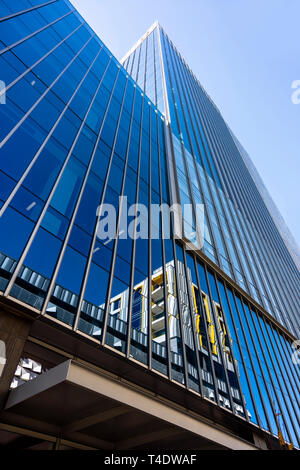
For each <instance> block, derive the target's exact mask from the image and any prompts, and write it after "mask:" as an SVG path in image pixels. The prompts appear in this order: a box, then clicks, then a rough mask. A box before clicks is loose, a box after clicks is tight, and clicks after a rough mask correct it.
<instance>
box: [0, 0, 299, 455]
mask: <svg viewBox="0 0 300 470" xmlns="http://www.w3.org/2000/svg"><path fill="white" fill-rule="evenodd" d="M0 7H1V8H0V15H1V18H0V41H1V42H0V47H1V50H0V61H1V68H0V70H1V76H0V79H1V81H2V83H4V86H3V87H1V88H2V89H1V91H0V93H1V97H2V98H3V97H5V100H4V99H3V100H2V101H3V104H1V105H0V115H1V123H2V125H1V128H0V133H1V135H0V152H1V163H0V202H1V206H0V253H1V254H0V289H1V313H0V315H1V316H0V340H1V341H3V343H4V344H5V345H6V355H7V365H6V366H5V368H4V371H3V374H4V375H3V379H2V381H1V382H0V399H1V402H2V408H3V410H4V411H2V412H1V414H0V420H1V421H3V423H4V424H3V427H2V429H3V432H4V431H5V432H10V433H14V434H18V432H21V434H22V433H23V434H26V432H27V434H28V433H29V434H28V435H29V436H31V434H30V432H36V431H39V432H43V438H41V439H40V441H41V442H36V443H35V444H34V445H36V446H39V445H47V443H49V442H53V440H56V438H57V435H59V436H63V438H61V437H60V438H59V442H60V441H61V439H63V440H64V441H65V444H64V445H65V446H69V447H71V448H72V447H76V446H78V445H85V446H89V447H93V448H104V449H110V448H111V447H110V446H115V447H116V448H147V446H148V445H152V446H153V448H156V447H155V446H158V447H159V446H162V448H168V447H169V446H171V447H170V448H175V449H176V448H180V446H182V445H183V446H185V448H192V447H189V446H194V447H195V448H210V447H213V448H255V447H269V448H276V446H278V445H279V442H281V445H285V443H290V444H293V445H294V446H295V447H299V445H300V442H299V439H300V432H299V394H298V392H299V365H297V364H296V363H295V362H296V361H295V360H293V358H294V356H295V355H294V354H293V353H294V351H293V349H292V343H293V341H294V340H295V339H296V338H297V334H298V330H299V306H298V305H299V304H298V298H297V292H299V271H298V269H297V267H296V265H295V263H294V261H293V258H292V256H291V254H290V251H289V250H288V248H287V246H286V244H285V242H284V240H283V238H282V236H281V235H280V233H279V231H278V228H277V226H276V224H275V222H274V219H273V217H272V216H271V214H270V213H269V211H268V209H267V206H266V204H265V202H264V200H263V198H262V196H261V194H260V192H259V190H258V187H257V185H256V183H255V181H254V179H253V177H252V176H251V174H250V172H249V170H248V168H247V166H246V164H245V155H243V152H244V150H243V149H242V147H241V146H240V144H239V142H238V141H237V139H236V138H235V137H234V135H233V134H232V132H231V131H230V129H229V128H228V126H227V124H226V123H225V121H224V120H223V118H222V116H221V114H220V112H219V110H218V109H217V107H216V105H215V104H214V103H213V102H212V100H211V99H210V98H209V97H208V95H207V94H206V93H205V91H204V90H203V88H202V87H201V85H200V83H199V81H198V80H197V78H196V77H195V76H194V75H193V73H192V72H191V70H190V69H189V67H188V66H187V64H186V63H185V62H184V60H183V59H182V57H181V56H180V54H179V52H178V51H177V50H176V48H175V47H174V46H173V44H172V43H171V41H170V40H169V38H168V37H167V35H166V33H165V32H164V31H163V29H162V28H161V27H160V25H159V24H158V23H155V24H154V25H153V26H152V27H151V28H150V30H149V31H148V32H147V33H146V34H145V35H144V36H143V38H142V39H141V40H140V41H139V42H138V43H137V44H136V46H134V47H133V49H132V50H131V51H130V52H129V53H128V54H127V55H126V56H125V57H124V59H123V60H122V61H121V64H122V65H121V64H120V63H119V62H118V61H117V59H115V58H114V57H113V55H112V54H111V53H110V51H109V50H108V49H107V48H106V47H105V45H104V44H103V42H102V41H101V39H99V37H98V36H97V35H96V34H95V33H94V32H93V31H92V30H91V28H90V27H89V26H88V25H87V23H86V22H85V21H84V20H83V19H82V17H81V16H80V15H79V14H78V12H77V11H76V10H75V9H74V7H73V6H72V4H71V3H70V2H69V1H67V0H52V1H47V2H45V1H42V0H38V1H36V0H22V1H21V0H17V1H15V2H14V3H13V5H11V2H8V1H4V0H1V1H0ZM170 208H171V209H172V210H171V211H170ZM199 211H200V217H198V216H199ZM107 374H108V375H107ZM118 380H119V381H120V382H121V384H120V383H118ZM122 381H123V382H124V383H122ZM97 384H98V385H97ZM97 387H98V388H97ZM122 387H123V388H122ZM9 389H10V391H9V393H8V396H7V392H8V390H9ZM70 390H71V391H72V393H70ZM120 390H121V392H122V393H121V392H120ZM132 390H134V391H132ZM120 393H121V395H120ZM130 393H132V394H133V396H132V397H131V396H130ZM66 394H67V395H66ZM76 394H78V396H77V395H76ZM123 394H124V397H123ZM149 394H150V395H149ZM64 396H69V400H64V407H61V405H59V400H60V398H59V397H64ZM76 396H77V398H78V397H80V400H76ZM147 400H148V401H149V400H152V401H151V406H150V401H149V403H148V401H147ZM166 400H168V401H167V402H166ZM45 406H46V407H47V409H48V408H49V410H50V412H49V411H47V412H45ZM173 407H175V408H174V409H173ZM176 407H181V408H178V409H176ZM182 407H184V408H185V410H184V409H183V408H182ZM186 409H188V412H186ZM126 414H131V416H132V420H128V419H127V418H126V416H125V417H124V415H126ZM1 415H2V417H1ZM15 415H17V416H18V418H16V416H15ZM20 417H22V418H20ZM37 417H39V423H37V422H33V421H32V419H33V418H36V419H37ZM20 420H21V421H20ZM103 422H105V423H106V426H105V427H104V428H103V425H102V424H103ZM74 423H75V424H74ZM130 423H132V427H130ZM145 423H148V424H149V427H150V428H151V429H152V430H153V431H152V432H151V433H145V430H144V431H143V432H142V433H141V428H142V429H144V427H145ZM200 423H201V425H200ZM215 423H217V426H216V424H215ZM167 424H168V425H169V427H168V428H166V425H167ZM218 425H219V426H220V427H219V428H218ZM126 426H128V427H126ZM139 426H140V427H139ZM17 427H18V429H17ZM0 428H1V424H0ZM20 428H21V431H20ZM79 430H80V433H79V432H78V431H79ZM155 432H157V434H155ZM127 435H129V436H131V439H128V440H127V439H125V437H126V436H127ZM143 436H144V437H143ZM162 436H163V437H162ZM176 439H177V440H176ZM56 442H58V441H56ZM59 442H58V443H57V445H62V444H59ZM192 443H193V444H192ZM194 447H193V448H194Z"/></svg>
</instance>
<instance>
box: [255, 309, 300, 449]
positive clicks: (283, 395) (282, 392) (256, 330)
mask: <svg viewBox="0 0 300 470" xmlns="http://www.w3.org/2000/svg"><path fill="white" fill-rule="evenodd" d="M248 308H249V310H250V315H251V318H252V322H253V325H254V329H255V332H256V335H257V338H258V342H259V344H260V348H261V350H262V353H263V356H264V361H265V364H266V367H267V370H268V374H269V376H270V379H271V382H272V386H273V389H274V394H275V395H276V399H277V402H278V405H279V407H280V411H281V414H282V417H283V420H284V424H285V427H286V429H287V432H288V435H289V438H290V439H291V436H290V433H289V427H288V426H287V423H286V420H285V416H284V413H283V410H282V407H281V404H280V400H279V398H278V394H277V390H276V386H275V384H274V381H273V376H272V373H271V371H270V368H269V365H268V361H267V358H266V355H265V351H264V348H263V347H262V342H261V340H260V337H259V332H258V329H257V327H256V324H255V321H254V317H253V313H252V309H251V308H250V306H249V305H248ZM255 313H256V312H255ZM261 331H262V335H263V338H264V342H265V344H266V347H267V350H268V353H269V356H270V359H271V363H272V366H273V370H274V374H275V375H276V368H275V367H274V362H273V359H272V356H271V354H270V351H269V347H268V344H267V342H266V339H265V334H264V331H263V329H262V328H261ZM276 379H277V382H278V385H279V388H280V391H281V394H282V398H283V401H284V403H285V407H286V409H287V411H288V414H289V417H290V421H291V424H292V427H293V430H294V432H295V434H296V436H297V430H296V429H295V425H294V421H293V418H292V416H291V414H290V407H289V405H288V403H287V402H286V400H285V394H284V391H283V389H282V386H281V383H280V380H278V377H277V375H276ZM291 402H292V400H291ZM275 411H276V410H275ZM276 421H277V418H276ZM291 442H292V439H291Z"/></svg>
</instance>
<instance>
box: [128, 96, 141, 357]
mask: <svg viewBox="0 0 300 470" xmlns="http://www.w3.org/2000/svg"><path fill="white" fill-rule="evenodd" d="M142 96H143V99H142V105H141V121H140V136H139V156H138V167H137V183H136V192H135V203H136V204H137V203H138V201H139V190H140V169H141V158H142V157H141V154H142V139H143V118H144V101H145V95H144V94H142ZM136 227H137V223H136V219H135V223H134V239H133V246H132V253H131V254H132V258H131V273H130V289H129V306H128V332H127V343H126V356H127V358H128V359H129V357H130V346H131V323H132V295H133V291H134V274H135V255H136V236H135V235H136Z"/></svg>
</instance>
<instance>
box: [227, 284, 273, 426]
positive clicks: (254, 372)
mask: <svg viewBox="0 0 300 470" xmlns="http://www.w3.org/2000/svg"><path fill="white" fill-rule="evenodd" d="M232 294H233V300H234V302H235V307H236V311H237V315H238V317H239V320H240V324H241V327H242V332H243V335H244V339H245V343H246V348H247V351H248V356H249V359H250V362H251V366H252V371H253V375H254V378H255V382H256V386H257V389H258V393H259V396H260V400H261V403H262V406H263V409H264V413H265V416H266V420H267V424H268V427H269V432H270V433H272V427H271V425H270V420H269V416H268V412H267V409H266V405H265V402H264V399H263V394H262V391H261V389H260V384H259V380H258V378H257V374H256V370H255V367H254V363H253V359H252V356H251V351H250V348H249V344H248V340H247V336H246V333H245V328H244V325H243V322H242V319H241V315H240V312H239V308H238V305H237V301H236V296H235V292H234V291H233V293H232Z"/></svg>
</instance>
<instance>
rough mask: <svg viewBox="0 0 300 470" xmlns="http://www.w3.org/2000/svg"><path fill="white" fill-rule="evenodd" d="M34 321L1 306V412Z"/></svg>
mask: <svg viewBox="0 0 300 470" xmlns="http://www.w3.org/2000/svg"><path fill="white" fill-rule="evenodd" d="M31 324H32V320H30V319H27V318H25V317H22V316H21V315H20V316H19V315H16V314H14V313H11V312H9V311H7V310H6V309H5V307H3V306H2V305H0V356H1V357H0V374H1V372H2V374H1V375H0V410H1V409H3V406H4V403H5V401H6V397H7V394H8V391H9V387H10V384H11V382H12V380H13V377H14V373H15V371H16V369H17V366H18V364H19V361H20V357H21V355H22V352H23V349H24V345H25V342H26V340H27V338H28V335H29V331H30V327H31Z"/></svg>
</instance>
